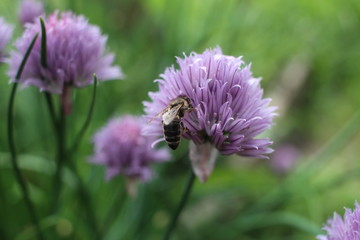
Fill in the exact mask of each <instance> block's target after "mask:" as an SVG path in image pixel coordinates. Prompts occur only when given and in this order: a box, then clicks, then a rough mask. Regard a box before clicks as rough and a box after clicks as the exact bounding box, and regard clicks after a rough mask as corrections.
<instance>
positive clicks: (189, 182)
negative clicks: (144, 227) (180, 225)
mask: <svg viewBox="0 0 360 240" xmlns="http://www.w3.org/2000/svg"><path fill="white" fill-rule="evenodd" d="M194 180H195V174H194V172H193V170H192V169H191V168H190V172H189V176H188V180H187V183H186V185H185V188H184V191H183V193H182V197H181V200H180V202H179V205H178V207H177V209H176V211H175V213H174V215H173V217H172V219H171V222H170V223H169V225H168V227H167V230H166V232H165V235H164V238H163V239H164V240H169V239H170V236H171V233H172V231H173V230H174V229H175V227H176V223H177V221H178V218H179V216H180V214H181V212H182V210H183V208H184V207H185V205H186V203H187V200H188V199H189V196H190V193H191V189H192V186H193V185H194Z"/></svg>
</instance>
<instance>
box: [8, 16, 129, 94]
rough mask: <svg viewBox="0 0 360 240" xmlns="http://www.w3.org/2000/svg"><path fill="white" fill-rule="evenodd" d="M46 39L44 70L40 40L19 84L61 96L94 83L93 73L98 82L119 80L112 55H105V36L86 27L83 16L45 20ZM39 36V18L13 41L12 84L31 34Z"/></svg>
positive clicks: (90, 26) (97, 29)
mask: <svg viewBox="0 0 360 240" xmlns="http://www.w3.org/2000/svg"><path fill="white" fill-rule="evenodd" d="M44 21H45V27H46V36H47V67H46V68H44V67H43V66H42V65H41V62H40V51H41V46H40V45H41V43H40V42H41V38H40V37H39V38H38V39H37V41H36V44H35V46H34V48H33V50H32V52H31V54H30V57H29V59H28V61H27V64H26V66H25V68H24V71H23V74H22V76H21V78H20V79H19V82H20V83H22V84H23V85H24V86H28V85H33V86H36V87H38V88H39V89H40V90H42V91H47V92H51V93H55V94H62V93H63V91H64V88H65V86H66V87H84V86H87V85H89V84H92V83H93V74H94V73H96V75H97V77H98V79H99V80H108V79H116V78H121V77H122V76H123V75H122V73H121V70H120V68H119V67H117V66H112V64H113V61H114V55H113V54H110V53H107V51H106V41H107V37H106V36H103V35H102V34H101V31H100V29H99V27H97V26H94V25H91V24H89V22H88V20H87V19H86V18H85V17H83V16H76V15H74V14H73V13H71V12H65V13H61V14H60V16H59V14H58V12H55V13H53V14H52V15H49V16H48V17H47V18H45V19H44ZM37 32H39V33H41V28H40V23H39V19H36V21H35V22H34V23H29V24H26V26H25V31H24V33H23V35H22V36H21V37H20V38H19V39H18V40H17V41H16V43H15V46H16V48H17V51H13V52H12V53H11V57H10V59H9V65H10V70H9V76H10V77H11V81H12V82H14V81H15V75H16V71H17V70H18V68H19V65H20V63H21V60H22V58H23V55H24V54H25V52H26V50H27V48H28V46H29V43H30V42H31V40H32V39H33V37H34V35H35V34H36V33H37Z"/></svg>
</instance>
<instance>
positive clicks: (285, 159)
mask: <svg viewBox="0 0 360 240" xmlns="http://www.w3.org/2000/svg"><path fill="white" fill-rule="evenodd" d="M299 157H300V152H299V150H298V149H297V148H296V147H295V146H294V145H291V144H283V145H278V146H277V147H276V151H275V152H274V153H273V154H271V156H270V166H271V168H272V170H273V171H274V172H276V173H278V174H280V175H284V174H286V173H288V172H290V171H291V170H292V169H293V167H294V166H295V164H296V163H297V161H298V160H299Z"/></svg>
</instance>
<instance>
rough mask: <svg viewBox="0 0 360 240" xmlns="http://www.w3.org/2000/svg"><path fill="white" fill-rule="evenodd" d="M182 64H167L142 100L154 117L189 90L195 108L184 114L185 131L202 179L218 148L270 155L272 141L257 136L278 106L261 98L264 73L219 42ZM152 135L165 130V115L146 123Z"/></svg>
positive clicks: (233, 152) (179, 61)
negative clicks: (257, 74) (147, 99)
mask: <svg viewBox="0 0 360 240" xmlns="http://www.w3.org/2000/svg"><path fill="white" fill-rule="evenodd" d="M177 62H178V64H179V69H175V68H174V67H173V66H172V67H170V68H167V69H166V70H165V73H164V74H162V75H161V79H158V80H156V82H158V83H159V91H158V92H151V93H149V96H150V98H151V100H152V101H151V102H144V106H145V112H146V117H147V118H148V119H151V118H153V117H154V116H156V115H157V114H158V113H159V112H161V111H162V109H164V108H166V107H167V105H168V103H169V102H170V101H171V100H172V99H175V98H176V97H178V96H179V95H185V96H187V97H188V98H190V100H191V105H192V106H193V107H194V108H195V111H190V112H188V113H187V114H185V116H184V117H183V118H182V122H183V124H184V126H185V128H186V129H187V130H186V131H184V133H183V134H182V136H183V137H184V138H186V139H189V140H191V142H190V159H191V162H192V165H193V169H194V172H195V174H196V175H197V176H198V177H199V179H200V180H201V181H202V182H204V181H206V179H207V178H208V177H209V175H210V173H211V172H212V170H213V167H214V164H215V160H216V156H217V152H220V153H221V154H223V155H231V154H237V155H240V156H246V157H257V158H267V157H266V154H268V153H271V152H272V149H271V148H269V145H271V143H272V142H271V141H270V140H269V139H267V138H261V139H255V137H256V136H257V135H258V134H260V133H262V132H263V131H264V130H266V129H268V128H269V127H270V126H271V125H272V119H273V117H274V115H275V113H274V111H275V109H276V108H275V107H269V103H270V101H271V99H268V98H265V99H264V98H263V90H262V89H261V87H260V79H258V78H254V77H253V76H252V73H251V71H250V65H245V63H244V61H243V60H242V59H241V57H239V58H235V57H232V56H227V55H224V54H222V51H221V49H220V48H215V49H210V50H206V51H205V52H204V53H202V54H198V53H194V52H193V53H191V54H190V55H189V56H185V57H184V58H183V59H182V58H177ZM144 134H146V135H149V136H162V135H163V133H162V124H161V118H156V119H155V120H154V121H152V122H151V123H150V124H148V125H147V127H146V128H145V129H144Z"/></svg>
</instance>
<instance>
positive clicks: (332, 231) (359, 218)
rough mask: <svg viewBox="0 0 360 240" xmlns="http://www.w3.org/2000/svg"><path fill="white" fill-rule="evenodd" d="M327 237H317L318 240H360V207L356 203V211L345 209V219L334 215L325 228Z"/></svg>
mask: <svg viewBox="0 0 360 240" xmlns="http://www.w3.org/2000/svg"><path fill="white" fill-rule="evenodd" d="M323 229H324V230H325V231H326V232H327V235H319V236H317V239H318V240H360V205H359V204H358V203H355V209H354V211H352V210H351V209H348V208H345V215H344V218H342V217H341V216H339V215H338V214H337V213H334V217H333V218H332V219H329V220H328V222H327V224H326V225H325V226H324V227H323Z"/></svg>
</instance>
